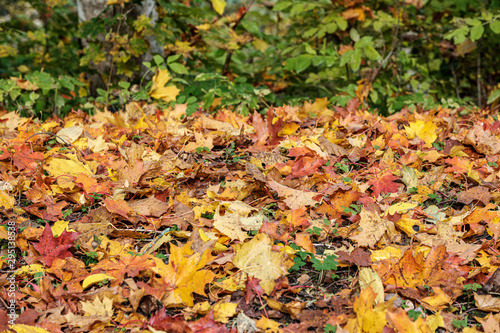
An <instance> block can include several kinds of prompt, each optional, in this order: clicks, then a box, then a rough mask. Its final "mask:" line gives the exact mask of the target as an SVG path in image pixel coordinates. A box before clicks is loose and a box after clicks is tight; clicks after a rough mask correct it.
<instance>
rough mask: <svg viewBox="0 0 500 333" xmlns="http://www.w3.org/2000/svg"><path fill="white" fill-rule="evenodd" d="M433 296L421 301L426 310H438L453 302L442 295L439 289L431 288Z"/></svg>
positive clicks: (442, 292)
mask: <svg viewBox="0 0 500 333" xmlns="http://www.w3.org/2000/svg"><path fill="white" fill-rule="evenodd" d="M432 291H434V295H432V296H428V297H425V298H423V299H422V302H424V303H425V304H426V305H427V307H426V308H428V309H430V310H432V311H437V310H440V309H442V308H444V307H446V306H448V305H449V304H451V303H452V302H453V300H452V299H451V297H450V296H448V295H447V294H445V293H444V291H443V290H442V289H441V288H439V287H433V288H432Z"/></svg>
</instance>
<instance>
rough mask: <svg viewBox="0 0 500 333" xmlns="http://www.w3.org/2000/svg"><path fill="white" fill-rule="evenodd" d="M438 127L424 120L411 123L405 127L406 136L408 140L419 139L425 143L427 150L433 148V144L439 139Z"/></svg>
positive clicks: (430, 121)
mask: <svg viewBox="0 0 500 333" xmlns="http://www.w3.org/2000/svg"><path fill="white" fill-rule="evenodd" d="M437 129H438V127H437V125H436V124H434V123H433V122H432V120H428V121H426V122H424V121H422V120H417V121H416V122H413V123H410V126H405V131H406V135H407V136H408V139H414V138H415V137H418V138H419V139H421V140H422V141H424V142H425V145H424V147H425V148H431V147H432V143H433V142H434V141H436V139H437V133H438V130H437Z"/></svg>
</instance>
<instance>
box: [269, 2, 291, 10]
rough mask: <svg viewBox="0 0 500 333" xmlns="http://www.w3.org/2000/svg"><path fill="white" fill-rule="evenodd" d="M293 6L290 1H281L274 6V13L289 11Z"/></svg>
mask: <svg viewBox="0 0 500 333" xmlns="http://www.w3.org/2000/svg"><path fill="white" fill-rule="evenodd" d="M291 5H292V2H290V1H279V2H278V3H277V4H275V5H274V7H273V11H275V12H278V11H281V10H283V9H287V8H288V7H290V6H291Z"/></svg>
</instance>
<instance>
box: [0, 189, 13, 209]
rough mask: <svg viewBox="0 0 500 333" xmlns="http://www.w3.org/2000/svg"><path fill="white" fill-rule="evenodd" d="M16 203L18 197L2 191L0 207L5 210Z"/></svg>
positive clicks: (0, 193)
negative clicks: (15, 197)
mask: <svg viewBox="0 0 500 333" xmlns="http://www.w3.org/2000/svg"><path fill="white" fill-rule="evenodd" d="M15 203H16V199H14V197H13V196H11V195H10V194H9V193H7V192H5V191H0V207H3V208H4V209H5V210H8V209H11V208H12V207H14V204H15Z"/></svg>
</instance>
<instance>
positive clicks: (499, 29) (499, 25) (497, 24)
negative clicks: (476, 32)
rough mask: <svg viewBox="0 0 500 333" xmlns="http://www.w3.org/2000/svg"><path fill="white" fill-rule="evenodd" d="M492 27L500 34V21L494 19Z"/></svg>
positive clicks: (492, 29)
mask: <svg viewBox="0 0 500 333" xmlns="http://www.w3.org/2000/svg"><path fill="white" fill-rule="evenodd" d="M490 29H491V31H493V32H494V33H496V34H500V21H493V22H491V23H490Z"/></svg>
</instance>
